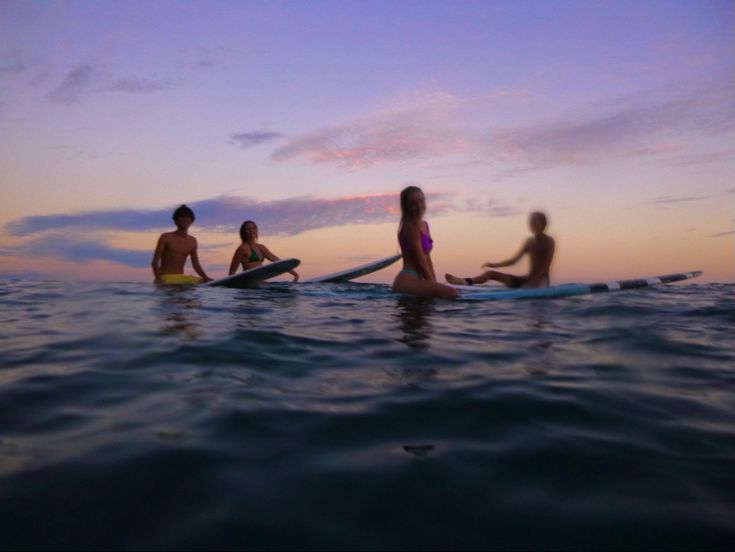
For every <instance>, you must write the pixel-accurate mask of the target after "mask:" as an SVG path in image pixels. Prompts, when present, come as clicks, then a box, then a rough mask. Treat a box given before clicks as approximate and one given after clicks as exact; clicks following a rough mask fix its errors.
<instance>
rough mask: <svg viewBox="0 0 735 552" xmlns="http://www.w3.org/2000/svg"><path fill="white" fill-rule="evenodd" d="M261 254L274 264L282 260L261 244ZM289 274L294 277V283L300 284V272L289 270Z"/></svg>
mask: <svg viewBox="0 0 735 552" xmlns="http://www.w3.org/2000/svg"><path fill="white" fill-rule="evenodd" d="M260 252H261V253H262V254H263V257H264V258H266V259H268V260H269V261H270V262H272V263H273V262H276V261H280V260H281V258H280V257H279V256H278V255H276V254H275V253H273V252H272V251H271V250H270V249H268V248H267V247H266V246H265V245H263V244H260ZM288 273H289V274H291V275H292V276H293V281H294V282H298V281H299V273H298V272H296V271H295V270H289V271H288Z"/></svg>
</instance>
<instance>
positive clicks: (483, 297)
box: [453, 270, 702, 301]
mask: <svg viewBox="0 0 735 552" xmlns="http://www.w3.org/2000/svg"><path fill="white" fill-rule="evenodd" d="M701 275H702V271H701V270H695V271H693V272H680V273H677V274H666V275H664V276H655V277H653V278H636V279H633V280H616V281H612V282H603V283H597V284H562V285H558V286H549V287H546V288H533V289H501V290H498V289H492V287H495V286H492V287H491V286H487V287H485V286H482V285H479V286H453V287H455V288H457V289H459V290H460V291H461V292H462V294H461V297H462V299H471V300H477V301H500V300H503V299H541V298H545V299H546V298H548V299H551V298H557V297H573V296H576V295H587V294H590V293H606V292H610V291H625V290H629V289H639V288H644V287H649V286H655V285H658V284H670V283H673V282H681V281H683V280H689V279H691V278H697V277H698V276H701ZM488 288H490V289H488Z"/></svg>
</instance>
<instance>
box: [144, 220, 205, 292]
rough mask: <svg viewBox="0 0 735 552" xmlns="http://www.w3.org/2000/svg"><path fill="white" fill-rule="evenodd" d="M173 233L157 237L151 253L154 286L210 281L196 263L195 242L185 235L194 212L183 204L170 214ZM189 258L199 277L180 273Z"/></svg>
mask: <svg viewBox="0 0 735 552" xmlns="http://www.w3.org/2000/svg"><path fill="white" fill-rule="evenodd" d="M171 218H173V220H174V224H175V225H176V230H175V231H174V232H165V233H163V234H161V236H160V237H159V238H158V244H157V245H156V251H155V252H154V253H153V261H151V268H152V269H153V276H154V277H155V282H156V283H157V284H200V283H204V282H211V281H212V279H211V278H210V277H209V276H207V274H206V273H205V272H204V269H203V268H202V265H200V264H199V255H198V253H197V240H196V238H195V237H194V236H190V235H189V227H190V226H191V225H192V224H193V223H194V220H195V217H194V211H192V210H191V209H190V208H189V207H187V206H186V205H181V206H180V207H178V208H177V209H176V210H175V211H174V214H173V217H171ZM189 256H191V265H192V266H193V267H194V270H195V271H196V273H197V274H199V277H197V276H193V275H191V274H184V265H186V259H187V258H188V257H189Z"/></svg>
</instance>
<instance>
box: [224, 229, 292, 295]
mask: <svg viewBox="0 0 735 552" xmlns="http://www.w3.org/2000/svg"><path fill="white" fill-rule="evenodd" d="M240 239H241V240H242V244H241V245H240V247H238V248H237V249H236V250H235V254H234V255H233V256H232V262H231V263H230V276H232V275H233V274H235V272H237V266H238V265H240V264H241V265H242V268H243V270H248V269H250V268H255V267H256V266H260V265H262V264H263V260H264V259H268V260H269V261H271V262H273V261H280V260H281V259H280V258H279V257H277V256H276V255H274V254H273V253H271V251H270V250H269V249H268V248H267V247H266V246H265V245H263V244H262V243H258V225H257V224H255V223H254V222H253V221H252V220H246V221H245V222H243V223H242V226H240ZM288 273H289V274H292V275H293V281H294V282H298V281H299V274H298V272H296V271H295V270H289V271H288Z"/></svg>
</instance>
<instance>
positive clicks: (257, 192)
mask: <svg viewBox="0 0 735 552" xmlns="http://www.w3.org/2000/svg"><path fill="white" fill-rule="evenodd" d="M409 184H412V185H418V186H420V187H422V189H423V190H424V191H425V193H426V195H427V201H428V211H427V213H426V219H427V220H428V221H429V223H430V225H431V231H432V235H433V238H434V240H435V250H434V252H433V258H434V264H435V266H436V268H437V273H438V274H440V275H441V274H443V273H444V272H453V273H458V274H461V275H471V274H474V273H476V272H477V271H478V270H479V267H480V265H481V264H482V263H484V262H486V261H499V260H503V259H505V258H508V257H510V256H512V255H513V254H514V253H515V252H516V251H517V249H518V248H519V247H520V245H521V244H522V242H523V241H524V239H525V238H526V236H527V235H528V231H527V227H526V219H527V216H528V213H529V212H531V211H533V210H543V211H545V212H546V213H547V214H548V216H549V220H550V225H549V229H548V231H549V233H550V234H551V235H552V236H554V237H555V238H556V241H557V257H556V259H555V264H554V267H553V272H552V279H553V280H554V281H556V282H559V283H561V282H567V281H595V280H605V279H614V278H626V277H638V276H651V275H657V274H666V273H671V272H680V271H689V270H698V269H701V270H704V271H705V277H704V280H705V281H720V282H733V281H735V2H734V1H732V0H729V1H704V0H697V1H686V0H681V1H669V0H666V1H661V2H659V1H647V0H635V1H625V0H616V1H595V0H583V1H572V0H558V1H550V0H549V1H526V0H518V1H515V0H514V1H509V0H508V1H492V0H482V1H479V2H473V1H461V2H457V1H451V2H450V1H436V0H424V1H412V0H403V1H401V2H395V1H389V2H382V1H377V0H375V1H370V2H367V1H349V0H345V1H333V2H318V1H309V2H247V1H230V2H204V1H194V2H188V1H176V2H166V1H156V2H149V1H145V2H136V1H126V2H117V1H115V2H106V1H97V2H88V1H87V2H82V1H74V2H65V1H57V2H52V1H48V2H47V1H43V2H33V1H21V2H14V1H8V0H3V1H2V2H0V192H1V197H2V201H0V278H2V277H11V276H12V277H26V278H58V279H65V280H114V281H148V280H151V279H152V274H151V270H150V259H151V255H152V251H153V248H154V246H155V243H156V241H157V238H158V235H159V234H160V233H161V232H164V231H167V230H170V229H172V225H171V213H172V211H173V209H174V208H175V207H176V206H178V205H179V204H181V203H187V204H188V205H190V206H191V207H192V208H193V209H194V210H195V212H196V214H197V220H196V223H195V225H194V226H193V227H192V234H193V235H195V236H196V237H197V238H198V241H199V248H200V259H201V260H202V264H203V265H204V268H205V269H206V270H207V272H208V273H209V274H210V276H213V277H218V276H223V275H225V274H226V271H227V267H228V266H229V261H230V259H231V257H232V254H233V252H234V250H235V249H236V247H237V246H238V245H239V236H238V228H239V226H240V224H241V223H242V221H243V220H245V219H254V220H256V222H258V224H259V229H260V236H261V241H262V243H264V244H266V245H268V247H269V248H270V249H271V250H272V251H274V252H275V253H276V254H277V255H279V256H280V257H282V258H287V257H298V258H300V259H301V260H302V265H301V267H300V269H299V270H300V272H301V274H302V276H305V277H308V276H316V275H319V274H324V273H329V272H334V271H336V270H340V269H344V268H347V267H350V266H353V265H358V264H363V263H365V262H367V261H368V260H370V259H377V258H381V257H385V256H388V255H391V254H393V253H395V252H396V250H397V242H396V230H397V226H398V218H399V208H398V198H397V194H398V193H399V192H400V190H401V189H402V188H403V187H405V186H406V185H409ZM399 268H400V266H399V265H395V266H394V267H392V268H390V269H387V270H384V271H382V272H380V273H377V274H375V275H373V276H372V277H371V280H372V281H383V282H388V281H390V280H391V279H392V277H393V276H394V274H395V273H396V272H397V270H399ZM524 270H526V266H525V265H524V264H521V265H519V266H518V267H517V271H518V273H521V272H523V271H524Z"/></svg>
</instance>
